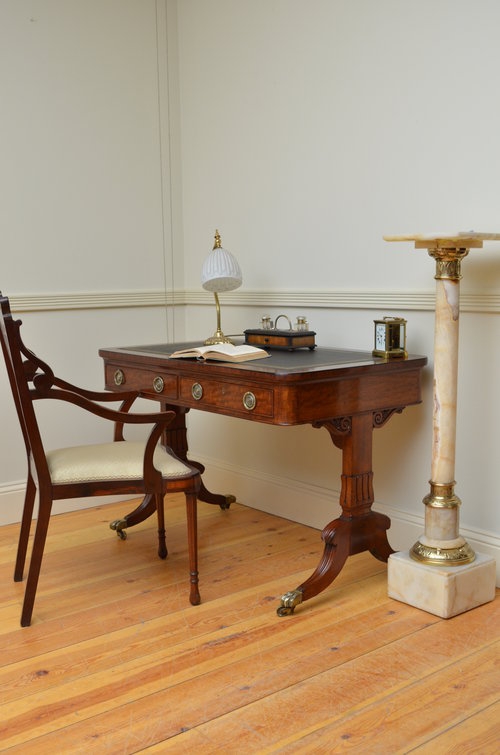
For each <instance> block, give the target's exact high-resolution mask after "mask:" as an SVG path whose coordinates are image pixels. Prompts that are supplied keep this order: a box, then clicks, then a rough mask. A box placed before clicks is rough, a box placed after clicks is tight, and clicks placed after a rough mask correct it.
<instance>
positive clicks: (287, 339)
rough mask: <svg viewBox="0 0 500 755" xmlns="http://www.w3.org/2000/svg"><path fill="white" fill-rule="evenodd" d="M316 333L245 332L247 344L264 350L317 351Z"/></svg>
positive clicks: (291, 331)
mask: <svg viewBox="0 0 500 755" xmlns="http://www.w3.org/2000/svg"><path fill="white" fill-rule="evenodd" d="M315 335H316V333H315V332H314V331H313V330H277V329H276V328H272V329H270V330H269V329H263V328H255V329H250V330H245V343H249V344H251V345H252V346H260V347H262V348H264V349H284V350H286V351H295V349H315V348H316V340H315Z"/></svg>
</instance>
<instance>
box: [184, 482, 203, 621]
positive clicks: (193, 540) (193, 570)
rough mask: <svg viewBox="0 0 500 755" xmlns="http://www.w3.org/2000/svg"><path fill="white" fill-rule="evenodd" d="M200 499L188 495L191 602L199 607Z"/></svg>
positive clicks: (194, 495) (193, 495) (194, 494)
mask: <svg viewBox="0 0 500 755" xmlns="http://www.w3.org/2000/svg"><path fill="white" fill-rule="evenodd" d="M197 506H198V498H197V495H196V493H186V514H187V531H188V550H189V581H190V593H189V602H190V603H191V605H193V606H197V605H198V604H199V603H200V602H201V597H200V593H199V590H198V518H197Z"/></svg>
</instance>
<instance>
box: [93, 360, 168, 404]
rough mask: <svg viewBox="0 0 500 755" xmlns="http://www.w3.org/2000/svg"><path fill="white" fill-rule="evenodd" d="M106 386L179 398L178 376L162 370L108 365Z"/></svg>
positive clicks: (156, 395) (113, 388) (112, 388)
mask: <svg viewBox="0 0 500 755" xmlns="http://www.w3.org/2000/svg"><path fill="white" fill-rule="evenodd" d="M105 379H106V388H109V389H111V390H114V391H116V390H120V388H122V389H123V390H126V391H141V393H144V394H150V395H151V396H155V397H160V396H162V397H164V398H171V399H176V398H177V376H176V375H171V374H169V373H168V372H163V371H162V370H147V369H143V368H132V367H118V366H117V365H113V364H107V365H106V375H105Z"/></svg>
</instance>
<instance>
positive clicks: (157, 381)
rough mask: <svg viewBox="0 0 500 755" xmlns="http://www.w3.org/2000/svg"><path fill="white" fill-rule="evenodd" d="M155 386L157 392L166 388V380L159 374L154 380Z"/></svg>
mask: <svg viewBox="0 0 500 755" xmlns="http://www.w3.org/2000/svg"><path fill="white" fill-rule="evenodd" d="M153 388H154V389H155V391H156V393H161V392H162V390H163V389H164V388H165V382H164V380H163V378H162V377H160V376H159V375H157V376H156V377H155V379H154V380H153Z"/></svg>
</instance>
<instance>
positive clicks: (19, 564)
mask: <svg viewBox="0 0 500 755" xmlns="http://www.w3.org/2000/svg"><path fill="white" fill-rule="evenodd" d="M35 496H36V486H35V483H34V481H33V478H32V476H31V474H30V475H28V481H27V483H26V493H25V496H24V508H23V517H22V519H21V530H20V532H19V542H18V544H17V556H16V564H15V566H14V582H22V580H23V572H24V564H25V563H26V552H27V550H28V540H29V536H30V531H31V520H32V517H33V507H34V504H35Z"/></svg>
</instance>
